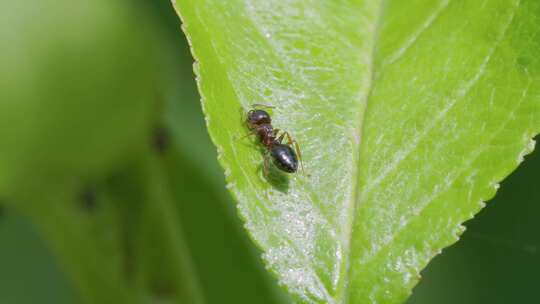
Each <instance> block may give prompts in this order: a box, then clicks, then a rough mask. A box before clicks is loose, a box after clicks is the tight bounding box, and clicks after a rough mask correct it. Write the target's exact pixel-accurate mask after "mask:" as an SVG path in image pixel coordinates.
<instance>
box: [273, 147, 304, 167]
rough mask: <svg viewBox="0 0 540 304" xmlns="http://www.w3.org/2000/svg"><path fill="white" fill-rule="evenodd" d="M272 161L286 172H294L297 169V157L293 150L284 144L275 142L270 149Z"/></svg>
mask: <svg viewBox="0 0 540 304" xmlns="http://www.w3.org/2000/svg"><path fill="white" fill-rule="evenodd" d="M270 156H271V157H272V162H273V163H274V165H275V166H276V167H278V169H280V170H282V171H285V172H287V173H294V172H296V170H297V169H298V158H297V157H296V153H295V152H294V150H293V149H292V148H291V147H290V146H288V145H284V144H276V145H274V146H273V147H272V148H271V149H270Z"/></svg>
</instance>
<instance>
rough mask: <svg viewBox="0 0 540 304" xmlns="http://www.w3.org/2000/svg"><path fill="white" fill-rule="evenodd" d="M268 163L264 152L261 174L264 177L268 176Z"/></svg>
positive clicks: (266, 154)
mask: <svg viewBox="0 0 540 304" xmlns="http://www.w3.org/2000/svg"><path fill="white" fill-rule="evenodd" d="M269 165H270V163H269V161H268V153H264V163H263V174H264V176H265V177H268V166H269Z"/></svg>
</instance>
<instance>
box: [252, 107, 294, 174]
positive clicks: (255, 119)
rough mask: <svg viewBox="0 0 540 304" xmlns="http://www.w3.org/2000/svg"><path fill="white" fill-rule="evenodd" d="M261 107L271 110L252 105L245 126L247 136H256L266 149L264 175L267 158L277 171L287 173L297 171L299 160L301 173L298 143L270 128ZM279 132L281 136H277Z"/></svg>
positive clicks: (268, 117)
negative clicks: (284, 140) (285, 141)
mask: <svg viewBox="0 0 540 304" xmlns="http://www.w3.org/2000/svg"><path fill="white" fill-rule="evenodd" d="M261 107H265V108H273V107H272V106H267V105H261V104H254V105H252V109H251V110H249V112H248V113H247V119H246V124H247V127H248V129H249V131H250V134H248V136H249V135H253V134H254V135H257V137H258V138H259V141H260V142H261V144H262V145H263V146H264V147H265V148H266V153H265V155H264V173H265V175H268V158H269V157H271V158H272V162H273V163H274V165H275V166H276V167H277V168H278V169H280V170H281V171H284V172H287V173H294V172H296V171H297V170H298V161H299V160H300V166H301V168H302V172H303V171H304V165H303V164H302V155H301V154H300V148H299V146H298V143H297V142H296V140H293V139H292V138H291V136H290V135H289V133H288V132H286V131H281V130H279V129H275V128H274V127H273V126H272V119H271V118H270V114H268V112H267V111H265V110H262V109H260V108H261ZM280 132H281V134H279V133H280ZM278 135H279V136H278ZM285 137H287V143H286V144H284V143H283V139H284V138H285ZM293 147H294V149H293ZM297 155H298V156H297Z"/></svg>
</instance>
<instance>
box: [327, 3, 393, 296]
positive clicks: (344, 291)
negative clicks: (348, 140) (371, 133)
mask: <svg viewBox="0 0 540 304" xmlns="http://www.w3.org/2000/svg"><path fill="white" fill-rule="evenodd" d="M386 3H387V2H386V1H385V0H380V1H379V5H378V6H377V12H376V14H375V15H376V16H377V17H376V19H375V22H374V24H375V25H374V27H373V29H372V31H373V33H372V39H373V40H372V42H371V45H372V47H371V54H370V55H369V56H370V60H369V69H368V70H369V75H368V76H367V79H368V85H367V91H366V94H365V95H364V97H363V98H365V104H366V105H365V106H364V109H363V111H361V112H360V117H359V118H358V122H359V124H358V125H357V127H356V133H357V134H361V135H363V134H362V133H363V125H364V118H365V113H366V110H367V106H368V102H369V99H370V96H371V93H372V90H373V83H374V81H375V76H376V73H375V54H376V52H377V41H378V38H379V34H380V28H381V21H382V16H383V14H384V11H385V6H386ZM362 139H363V136H361V137H360V141H359V142H358V144H357V148H356V151H355V152H356V170H355V174H354V176H353V182H352V185H353V187H352V192H353V193H352V196H351V197H352V199H353V201H352V202H351V203H350V206H352V207H351V208H350V210H351V211H350V215H349V222H348V227H347V230H346V231H347V234H348V235H347V238H346V240H347V244H346V250H347V251H346V252H347V254H346V260H345V274H344V277H343V278H342V280H341V284H340V287H338V290H337V293H336V303H342V304H345V303H348V302H349V297H350V292H349V285H350V281H351V259H352V247H351V245H352V238H353V227H354V220H355V214H356V211H357V208H358V204H359V199H358V195H359V192H360V191H359V187H358V184H359V176H360V166H358V163H359V160H360V156H361V155H360V153H361V149H360V147H361V145H362Z"/></svg>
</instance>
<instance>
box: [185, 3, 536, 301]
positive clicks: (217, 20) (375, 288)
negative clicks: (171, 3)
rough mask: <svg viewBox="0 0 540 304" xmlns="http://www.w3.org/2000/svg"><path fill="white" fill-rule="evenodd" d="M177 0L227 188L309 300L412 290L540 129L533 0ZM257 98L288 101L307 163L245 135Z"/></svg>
mask: <svg viewBox="0 0 540 304" xmlns="http://www.w3.org/2000/svg"><path fill="white" fill-rule="evenodd" d="M175 7H176V8H177V10H178V11H179V14H180V16H181V17H182V20H183V22H184V30H185V32H186V34H187V35H188V38H189V39H190V42H191V44H192V48H193V49H192V51H193V54H194V57H195V59H196V60H197V64H196V66H195V72H196V74H197V76H198V83H199V89H200V93H201V95H202V104H203V109H204V111H205V114H206V118H207V124H208V130H209V133H210V135H211V137H212V139H213V141H214V143H215V144H216V146H217V147H218V151H219V155H220V162H221V164H222V165H223V167H224V168H225V174H226V179H227V182H228V187H229V189H230V191H231V192H232V194H233V195H234V196H235V198H236V200H237V202H238V210H239V213H240V215H241V217H242V218H243V219H244V220H245V222H246V228H247V229H248V231H249V233H250V235H251V237H252V238H253V239H254V240H255V242H256V243H257V244H258V245H259V246H260V247H261V248H262V250H263V251H264V260H265V261H266V264H267V266H268V268H269V269H270V270H271V271H272V272H273V273H274V274H275V275H276V276H277V278H278V279H279V281H280V283H281V284H282V285H283V286H284V287H286V288H287V289H288V290H289V292H290V293H291V294H293V295H294V296H295V297H296V299H297V300H298V301H299V302H304V303H401V302H403V301H404V300H405V299H406V298H407V296H408V295H409V294H410V292H411V289H412V287H413V286H414V285H415V284H416V283H417V282H418V278H419V272H420V270H421V269H422V268H423V267H425V265H426V264H427V263H428V262H429V260H430V259H431V258H432V257H433V256H434V255H435V254H437V253H438V252H440V250H441V249H442V248H444V247H446V246H449V245H450V244H452V243H454V242H455V241H456V240H457V239H458V237H459V234H460V233H462V231H463V230H464V228H463V226H462V223H463V222H464V221H466V220H468V219H470V218H472V217H473V216H474V214H475V213H476V212H478V211H479V210H480V209H481V208H482V206H483V204H484V203H483V202H484V201H486V200H488V199H490V198H491V197H492V196H493V195H494V194H495V192H496V189H497V185H498V182H499V181H501V180H502V179H503V178H504V177H505V176H507V175H508V174H509V173H510V172H511V171H512V170H513V169H515V168H516V166H517V165H518V164H519V163H520V162H521V161H522V160H523V156H524V155H525V154H527V153H529V152H530V151H531V150H532V149H533V146H534V142H533V141H532V140H531V138H532V137H533V136H534V135H535V134H537V133H538V132H539V131H540V88H539V87H538V86H537V85H536V83H538V81H540V60H539V59H538V57H537V56H536V54H538V52H539V51H540V28H538V27H537V26H536V25H537V24H538V20H539V19H538V18H539V17H540V4H539V3H537V2H535V1H510V0H508V1H489V2H485V1H484V2H481V1H450V0H441V1H428V0H416V1H412V2H411V1H409V2H404V1H308V0H303V1H302V0H290V1H278V0H274V1H239V0H235V1H218V0H204V1H203V0H197V1H195V0H176V3H175ZM253 103H266V104H272V105H274V106H276V108H275V109H274V110H273V113H272V114H273V123H274V124H275V126H276V127H277V128H280V129H284V130H287V131H289V132H290V133H291V134H292V135H293V136H294V137H295V138H296V140H297V141H298V142H299V143H300V146H301V149H302V154H303V161H304V165H305V169H306V174H301V173H299V174H295V175H290V176H287V177H284V176H281V175H278V176H277V177H276V172H272V174H271V175H270V176H269V177H268V178H265V177H264V176H263V174H262V172H261V171H262V170H261V164H262V162H263V160H262V159H263V156H262V154H261V153H260V149H259V148H258V147H257V146H256V145H255V144H253V143H251V142H250V141H249V140H248V139H240V138H241V137H242V136H243V135H244V134H245V133H247V130H246V127H245V125H244V124H243V123H242V119H243V115H244V114H243V113H242V112H244V113H245V112H246V111H247V110H248V109H249V108H250V105H251V104H253ZM272 171H275V170H272Z"/></svg>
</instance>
